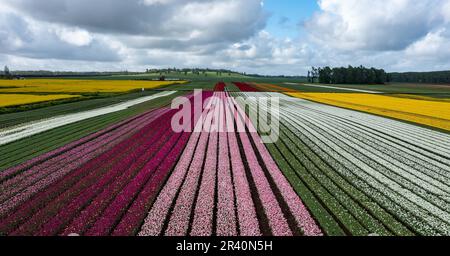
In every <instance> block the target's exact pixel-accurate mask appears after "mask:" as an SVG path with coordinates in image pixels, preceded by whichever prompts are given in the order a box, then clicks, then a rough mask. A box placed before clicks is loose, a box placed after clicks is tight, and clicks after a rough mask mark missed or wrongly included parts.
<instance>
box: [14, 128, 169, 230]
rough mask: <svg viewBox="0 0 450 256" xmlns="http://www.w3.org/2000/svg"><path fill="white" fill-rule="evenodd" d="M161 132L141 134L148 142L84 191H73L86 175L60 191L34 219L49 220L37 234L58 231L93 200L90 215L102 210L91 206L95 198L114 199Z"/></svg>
mask: <svg viewBox="0 0 450 256" xmlns="http://www.w3.org/2000/svg"><path fill="white" fill-rule="evenodd" d="M155 122H156V121H155ZM151 128H152V129H155V128H156V126H155V125H154V124H153V123H152V126H151ZM161 134H162V130H159V131H158V132H156V133H148V134H145V133H144V136H143V137H141V138H140V140H141V141H142V142H145V143H142V144H141V145H139V146H138V147H136V148H134V151H129V152H126V153H125V154H126V157H124V158H122V160H121V161H120V162H118V163H116V164H114V165H113V166H112V168H111V169H109V168H108V171H107V172H106V173H105V174H104V175H103V176H101V177H99V178H97V180H96V181H95V183H94V184H93V186H91V187H90V188H88V189H86V190H84V191H82V192H79V193H74V192H73V191H76V190H77V189H78V188H80V187H83V186H85V185H86V183H87V182H86V181H87V179H86V178H84V179H83V180H80V181H79V182H78V184H76V185H75V186H72V187H71V188H70V189H69V190H68V191H66V192H65V193H64V194H62V195H60V196H59V197H58V198H57V199H54V200H53V201H51V203H50V204H49V205H47V207H46V208H44V209H43V210H41V211H40V212H39V213H42V214H40V215H41V216H42V217H41V218H40V219H39V218H38V219H36V221H35V222H36V223H46V224H45V225H44V226H43V227H42V228H41V226H39V227H35V230H37V229H39V230H40V231H39V233H37V234H38V235H54V234H57V232H58V230H59V228H60V227H61V225H62V224H61V222H62V223H65V222H67V221H68V220H70V219H72V218H73V216H75V215H76V214H77V213H78V211H79V210H80V209H81V208H83V206H84V205H86V204H88V203H90V204H89V209H91V210H92V211H90V213H91V215H88V216H92V215H94V216H95V214H98V213H99V212H101V209H102V208H101V207H92V206H93V205H96V206H97V204H96V203H94V202H101V203H100V205H102V204H103V205H107V203H108V202H109V201H108V200H111V199H110V198H111V197H113V196H114V195H115V194H117V193H118V192H119V191H120V189H121V188H122V187H121V186H123V185H125V184H126V183H127V182H128V180H129V179H130V178H131V177H132V175H133V172H136V171H135V168H137V167H138V166H139V165H140V164H141V165H142V164H143V163H142V162H143V161H145V160H146V157H149V156H146V155H145V154H152V152H147V151H146V150H148V148H154V147H155V146H154V145H155V142H156V140H159V139H160V137H161ZM149 135H150V136H149ZM144 153H145V154H144ZM100 173H101V172H100ZM105 187H106V188H105ZM102 190H103V192H102V194H101V195H103V196H98V197H96V198H95V200H94V201H91V200H93V199H92V198H94V197H95V196H96V195H97V194H99V193H100V192H101V191H102ZM76 194H79V195H78V196H77V197H76V198H74V195H76ZM99 198H100V199H99ZM58 206H59V207H58ZM62 206H64V207H62ZM103 207H104V206H103ZM58 211H59V213H58V214H57V215H56V216H55V217H53V218H52V219H51V220H50V221H49V219H50V217H51V216H53V215H54V213H55V212H58ZM85 212H86V211H83V213H85ZM36 216H39V214H35V215H34V216H33V218H36ZM84 216H86V215H84ZM43 217H46V219H43ZM33 218H32V219H33ZM83 223H84V225H88V224H89V223H90V221H89V218H86V219H84V222H83ZM58 224H59V225H58ZM24 227H26V225H22V227H21V228H19V229H18V234H24V232H23V231H22V230H24ZM81 231H82V230H80V231H78V230H77V231H74V232H75V233H82V232H81Z"/></svg>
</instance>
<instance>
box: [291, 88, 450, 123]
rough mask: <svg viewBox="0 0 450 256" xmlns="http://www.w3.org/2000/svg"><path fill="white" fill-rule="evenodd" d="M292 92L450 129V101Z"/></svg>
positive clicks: (358, 94)
mask: <svg viewBox="0 0 450 256" xmlns="http://www.w3.org/2000/svg"><path fill="white" fill-rule="evenodd" d="M288 95H290V96H293V97H297V98H302V99H306V100H311V101H315V102H319V103H324V104H329V105H333V106H337V107H342V108H348V109H353V110H358V111H363V112H368V113H372V114H377V115H381V116H386V117H391V118H396V119H400V120H405V121H410V122H414V123H418V124H423V125H427V126H431V127H436V128H440V129H443V130H447V131H450V102H448V101H447V100H446V99H443V100H442V101H437V99H433V100H426V99H424V98H422V99H411V98H406V97H395V96H384V95H376V94H363V93H288Z"/></svg>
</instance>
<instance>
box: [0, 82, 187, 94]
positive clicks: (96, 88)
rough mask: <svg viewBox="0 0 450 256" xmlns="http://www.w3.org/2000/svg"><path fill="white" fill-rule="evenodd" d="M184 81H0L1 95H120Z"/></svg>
mask: <svg viewBox="0 0 450 256" xmlns="http://www.w3.org/2000/svg"><path fill="white" fill-rule="evenodd" d="M180 83H185V82H184V81H175V82H174V81H134V80H69V79H30V80H0V93H1V92H7V93H120V92H128V91H132V90H139V89H142V88H144V89H156V88H159V87H162V86H165V85H170V84H180Z"/></svg>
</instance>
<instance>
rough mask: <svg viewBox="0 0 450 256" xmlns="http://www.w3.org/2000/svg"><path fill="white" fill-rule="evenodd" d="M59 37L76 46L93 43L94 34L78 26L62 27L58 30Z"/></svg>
mask: <svg viewBox="0 0 450 256" xmlns="http://www.w3.org/2000/svg"><path fill="white" fill-rule="evenodd" d="M56 34H57V35H58V37H59V38H60V39H61V40H62V41H64V42H66V43H69V44H73V45H75V46H87V45H89V44H91V43H92V40H93V37H92V35H91V34H90V33H89V32H88V31H86V30H81V29H77V28H64V27H63V28H60V29H57V30H56Z"/></svg>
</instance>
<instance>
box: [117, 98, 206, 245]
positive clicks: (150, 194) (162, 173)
mask: <svg viewBox="0 0 450 256" xmlns="http://www.w3.org/2000/svg"><path fill="white" fill-rule="evenodd" d="M210 96H211V93H203V100H207V99H208V98H209V97H210ZM191 121H195V120H193V115H191ZM193 125H194V124H193V123H191V126H193ZM197 139H198V136H197V135H196V134H194V135H193V136H191V134H190V133H184V134H183V135H181V137H180V138H179V140H178V142H177V143H176V144H175V146H174V147H173V148H172V149H171V151H170V152H169V153H168V154H167V155H166V157H164V159H162V160H163V161H162V163H161V164H160V165H159V167H158V168H157V169H156V170H155V172H154V174H153V176H151V177H149V178H147V179H143V180H147V181H146V184H145V185H144V186H143V189H142V191H141V192H140V193H139V194H138V196H137V197H136V199H135V200H134V201H133V202H130V203H131V207H130V208H129V209H128V210H127V211H126V212H125V214H124V216H123V217H122V219H121V220H120V223H119V224H118V225H117V227H116V228H115V230H114V231H113V232H112V235H115V236H124V235H135V234H136V233H137V232H138V231H139V228H140V226H141V223H142V220H143V219H144V218H145V216H146V214H147V213H148V211H149V209H150V207H151V206H152V203H153V202H154V200H155V199H156V196H157V193H158V192H159V191H160V190H161V188H162V187H163V185H164V181H165V180H166V179H167V177H168V176H169V174H170V171H171V170H172V169H173V168H174V166H175V164H176V162H177V160H178V159H179V158H180V155H181V153H182V152H183V149H184V148H185V147H186V148H194V147H195V145H194V143H196V141H197ZM188 140H189V141H188ZM185 152H189V150H187V151H185ZM191 153H192V152H191ZM181 159H187V158H186V154H185V155H183V156H181ZM179 162H180V163H182V162H183V160H180V161H179ZM178 166H180V165H178ZM184 166H185V167H186V166H187V165H186V164H185V165H184ZM186 168H187V167H186ZM176 172H177V171H175V173H176ZM174 175H175V174H174ZM172 176H173V175H172ZM138 181H139V180H138ZM172 181H173V180H172ZM169 182H170V181H169ZM141 184H143V183H141ZM159 225H162V222H160V223H159Z"/></svg>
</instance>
